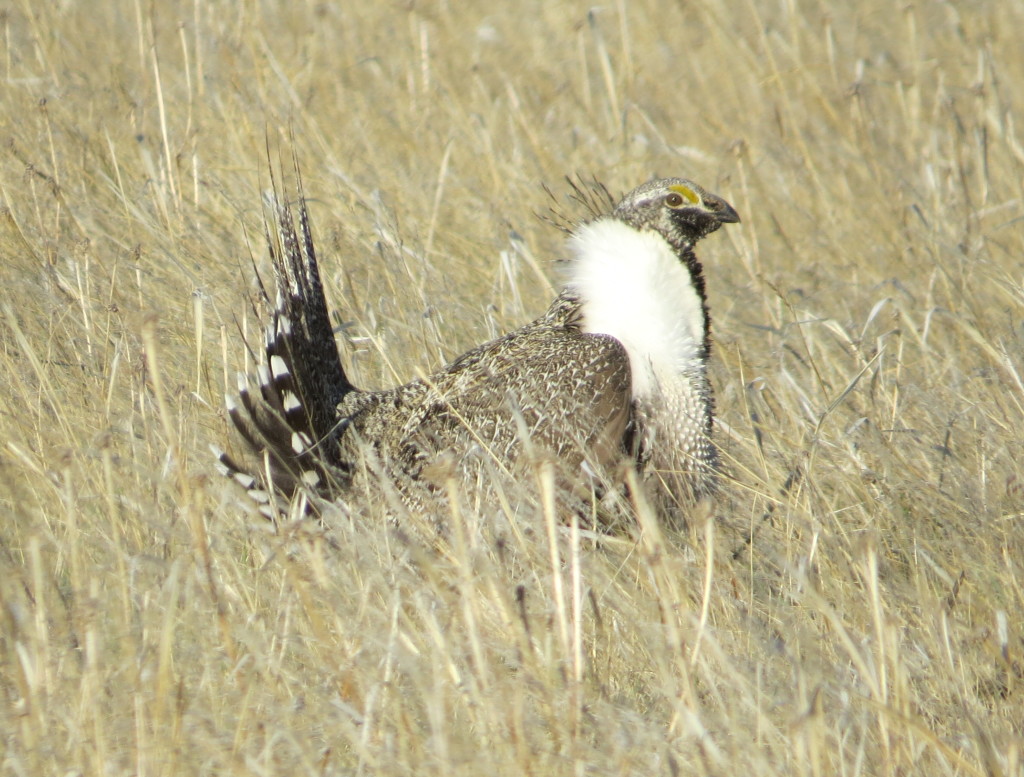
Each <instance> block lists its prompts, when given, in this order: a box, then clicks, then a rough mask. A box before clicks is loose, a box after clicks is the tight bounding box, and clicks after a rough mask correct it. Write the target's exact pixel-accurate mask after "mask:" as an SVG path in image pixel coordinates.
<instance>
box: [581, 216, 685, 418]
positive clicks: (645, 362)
mask: <svg viewBox="0 0 1024 777" xmlns="http://www.w3.org/2000/svg"><path fill="white" fill-rule="evenodd" d="M570 248H571V250H572V254H573V256H572V259H571V262H570V267H569V274H568V280H567V284H566V285H567V286H568V288H570V289H572V290H573V291H574V292H576V293H578V294H579V297H580V300H581V302H582V311H583V329H584V331H586V332H591V333H594V334H606V335H611V336H612V337H614V338H615V339H617V340H618V341H619V342H621V343H622V345H623V346H624V347H625V349H626V353H628V354H629V363H630V372H631V377H632V387H633V397H634V399H641V400H651V401H655V402H657V401H659V399H668V398H669V396H672V395H689V394H690V393H691V392H690V391H688V390H686V388H684V387H683V386H680V385H679V384H680V382H681V381H682V382H685V383H689V380H688V378H687V377H686V376H695V374H699V375H702V374H703V372H704V364H703V362H702V347H703V343H704V313H703V308H702V304H701V299H700V296H699V295H698V293H697V290H696V288H695V287H694V284H693V279H692V278H691V276H690V271H689V269H688V268H687V267H686V265H685V264H683V263H682V262H681V261H680V260H679V257H677V256H676V253H675V251H674V250H673V249H672V246H670V245H669V244H668V242H667V241H666V240H665V239H664V238H663V237H662V236H661V235H659V234H657V233H656V232H651V231H643V232H641V231H638V230H636V229H634V228H633V227H631V226H629V225H627V224H624V223H623V222H621V221H619V220H618V219H612V218H605V219H599V220H597V221H594V222H591V223H589V224H585V225H584V226H582V227H581V228H580V229H579V230H578V231H577V232H576V233H575V234H574V235H573V237H572V239H571V242H570ZM680 399H682V397H680ZM680 409H682V408H680ZM688 410H690V411H691V412H692V410H693V408H692V407H691V408H688Z"/></svg>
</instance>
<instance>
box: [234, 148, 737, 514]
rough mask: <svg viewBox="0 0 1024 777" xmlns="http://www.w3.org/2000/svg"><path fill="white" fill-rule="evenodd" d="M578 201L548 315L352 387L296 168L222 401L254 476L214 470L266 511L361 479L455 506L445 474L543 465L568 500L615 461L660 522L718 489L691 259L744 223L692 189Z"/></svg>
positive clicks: (416, 503) (586, 196) (467, 479)
mask: <svg viewBox="0 0 1024 777" xmlns="http://www.w3.org/2000/svg"><path fill="white" fill-rule="evenodd" d="M274 190H275V192H276V190H277V187H276V183H275V186H274ZM574 190H575V191H576V194H577V195H578V199H579V200H580V201H581V202H584V204H585V205H586V206H587V207H588V209H589V210H590V213H589V217H588V218H586V219H583V220H580V221H578V222H576V221H569V220H564V221H563V222H562V223H561V224H560V226H561V227H562V228H563V230H565V231H566V232H567V233H568V245H567V258H566V259H564V260H563V262H562V270H563V279H562V286H561V290H560V292H559V293H558V295H557V296H556V297H555V299H554V300H553V301H552V302H551V304H550V306H549V307H548V309H547V310H546V311H545V312H544V313H543V314H542V315H541V316H539V317H538V318H537V319H535V320H534V321H532V322H530V323H527V324H525V325H524V326H522V327H520V328H518V329H515V330H513V331H511V332H509V333H507V334H505V335H504V336H501V337H499V338H497V339H495V340H492V341H490V342H487V343H484V344H482V345H479V346H477V347H475V348H472V349H471V350H469V351H467V352H466V353H464V354H462V355H461V356H459V357H457V358H456V359H454V360H453V361H451V362H450V363H448V364H446V365H444V366H442V367H441V368H440V369H438V370H436V371H434V372H432V373H430V374H429V375H427V376H425V377H420V378H416V379H414V380H411V381H410V382H408V383H405V384H404V385H400V386H396V387H392V388H387V389H383V390H360V389H358V388H356V387H355V386H354V385H353V384H352V383H351V382H350V381H349V378H348V376H347V375H346V373H345V370H344V368H343V366H342V361H341V357H340V354H339V350H338V346H337V343H336V341H335V338H334V332H333V329H332V326H331V320H330V311H329V310H328V307H327V303H326V299H325V296H324V290H323V282H322V280H321V276H320V269H319V262H318V258H317V253H316V249H315V246H314V241H313V236H312V227H311V224H310V218H309V213H308V209H307V206H306V198H305V195H304V193H303V187H302V181H301V176H300V175H299V174H298V169H297V167H296V201H295V210H294V212H293V208H292V205H291V204H289V202H288V201H286V200H285V199H284V198H281V197H278V196H277V195H276V193H275V195H274V196H273V197H272V199H271V203H272V204H271V208H272V210H273V214H272V219H273V221H274V222H275V224H274V226H275V227H276V229H273V230H272V229H271V226H270V225H269V221H270V219H267V220H266V221H267V222H268V223H267V227H266V239H267V243H268V246H269V250H270V257H271V263H272V265H273V271H274V277H275V282H276V297H275V300H274V302H273V304H272V308H273V311H272V314H271V315H270V318H269V321H268V322H267V325H266V327H265V330H264V342H263V346H262V350H263V357H264V358H263V359H262V361H261V364H260V365H259V366H258V368H257V374H256V382H257V384H258V385H257V386H254V385H253V382H252V379H251V377H250V376H249V375H247V374H245V373H239V375H238V386H237V392H235V393H234V395H232V394H231V393H229V394H227V395H226V397H225V402H226V407H227V411H228V415H229V417H230V419H231V421H232V422H233V425H234V427H235V428H236V429H237V431H238V433H239V434H240V435H241V437H242V439H243V440H244V442H245V443H246V447H247V448H248V449H249V451H250V452H251V453H254V454H256V455H257V456H258V457H259V458H260V459H261V461H262V466H261V467H259V468H255V469H252V468H247V467H246V466H244V465H243V464H241V463H240V462H238V461H237V460H236V459H235V457H233V456H231V455H229V454H228V453H226V452H224V451H223V450H221V449H220V448H216V447H215V448H214V454H215V456H216V458H217V461H218V468H219V469H220V471H221V473H222V474H224V475H226V476H228V477H231V478H233V479H234V480H236V481H237V482H238V483H239V484H240V485H241V486H243V487H244V488H245V489H246V490H247V491H248V492H249V493H250V495H252V496H253V498H254V499H256V500H257V502H259V503H261V504H262V505H263V508H262V509H263V510H264V512H265V513H266V514H268V515H272V514H273V511H274V508H273V504H274V499H275V497H276V498H281V497H283V498H288V497H291V496H292V495H294V494H295V493H296V492H298V491H302V492H303V493H305V494H310V495H315V496H316V497H317V498H318V499H322V500H327V501H336V502H341V501H345V500H350V499H354V498H355V495H356V494H357V493H362V492H363V491H364V489H365V486H366V484H367V482H368V481H369V480H377V481H380V482H382V483H385V484H386V485H387V486H388V487H389V488H391V489H393V491H394V492H395V493H397V495H398V496H399V497H400V501H401V502H402V503H404V504H405V505H406V506H408V507H410V508H411V509H422V508H423V507H424V506H425V505H428V504H429V503H431V502H432V501H443V500H444V499H445V498H447V496H448V495H449V491H448V489H447V488H446V483H447V482H449V481H450V480H451V478H452V476H453V475H454V476H455V477H456V478H457V479H459V480H461V482H462V483H463V484H465V485H467V486H469V485H471V484H472V483H477V482H479V481H480V479H481V473H492V474H493V473H499V472H500V473H504V474H507V475H512V476H513V477H516V476H517V473H521V472H522V470H523V467H524V466H527V465H528V463H529V462H530V461H537V460H539V459H544V458H546V459H547V460H549V461H553V462H555V463H557V465H558V471H559V473H560V483H561V484H562V485H564V486H565V487H566V490H567V491H569V492H577V493H578V492H580V491H581V489H582V491H583V492H585V491H586V489H587V488H588V487H592V488H605V487H606V486H604V485H600V484H603V483H606V482H607V474H608V473H612V472H615V471H616V470H621V467H622V466H623V465H625V466H628V467H632V468H633V469H634V471H635V472H636V473H637V474H638V475H639V476H640V480H641V481H642V482H644V483H648V484H650V485H651V487H652V488H653V489H654V490H656V491H659V492H660V493H661V495H662V498H661V499H659V500H658V503H659V504H662V505H667V509H668V510H669V512H673V513H675V512H678V510H680V509H685V505H687V504H690V503H692V502H693V501H695V500H698V499H700V498H702V497H703V496H707V495H712V494H713V493H714V492H715V490H716V487H717V480H718V471H719V459H718V453H717V449H716V447H715V445H714V442H713V440H712V434H713V425H714V398H713V392H712V388H711V384H710V381H709V379H708V373H707V368H708V360H709V357H710V354H711V321H710V316H709V311H708V303H707V295H706V290H705V279H704V273H703V268H702V265H701V263H700V261H699V260H698V258H697V256H696V254H695V251H694V248H695V246H696V244H697V243H698V242H699V241H700V240H702V239H703V238H704V237H706V236H707V235H709V234H711V233H712V232H714V231H716V230H717V229H718V228H719V227H721V226H722V225H723V224H729V223H735V222H739V221H740V217H739V215H738V214H737V212H736V210H735V209H734V208H733V207H732V206H731V205H730V204H729V203H728V202H726V201H725V200H724V199H723V198H721V197H719V196H718V195H715V194H712V193H711V192H709V191H707V190H706V189H704V188H702V187H701V186H699V185H698V184H696V183H694V182H693V181H691V180H688V179H685V178H659V179H654V180H650V181H648V182H646V183H644V184H642V185H640V186H638V187H637V188H635V189H633V190H632V191H630V192H629V193H628V194H626V195H625V196H623V197H622V198H621V199H620V200H619V201H618V202H617V203H616V202H615V201H614V199H613V198H612V197H611V195H610V194H608V190H607V189H605V188H603V187H598V188H595V189H593V190H592V191H591V192H590V193H586V192H584V190H583V189H582V188H581V187H580V186H578V185H574ZM296 214H297V215H296ZM272 232H276V234H274V235H272ZM260 288H261V293H262V295H263V296H264V298H265V300H266V302H267V303H268V304H269V303H270V295H269V292H268V291H267V290H266V289H265V288H264V287H263V284H262V281H261V283H260ZM588 484H589V486H588ZM595 484H597V485H595ZM680 506H683V507H680Z"/></svg>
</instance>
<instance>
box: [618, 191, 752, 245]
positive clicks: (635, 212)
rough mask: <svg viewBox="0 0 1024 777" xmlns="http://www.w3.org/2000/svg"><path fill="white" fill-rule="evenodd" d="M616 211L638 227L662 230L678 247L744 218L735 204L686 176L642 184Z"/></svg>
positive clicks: (623, 199)
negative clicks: (733, 205) (737, 211)
mask: <svg viewBox="0 0 1024 777" xmlns="http://www.w3.org/2000/svg"><path fill="white" fill-rule="evenodd" d="M612 215H613V216H614V217H615V218H618V219H621V220H622V221H624V222H626V223H627V224H629V225H630V226H632V227H634V228H635V229H640V230H644V229H649V230H653V231H655V232H657V233H659V234H660V235H661V236H662V237H664V238H665V239H666V240H667V241H668V242H669V243H670V244H671V245H672V246H673V247H674V248H675V249H676V250H682V249H683V248H684V247H688V246H692V245H693V244H694V243H696V242H697V241H698V240H700V239H701V238H702V237H704V236H705V235H709V234H711V233H712V232H714V231H715V230H716V229H718V228H719V227H720V226H722V224H731V223H735V222H738V221H739V220H740V217H739V214H737V213H736V210H735V209H734V208H733V207H732V205H730V204H729V203H727V202H726V201H725V200H723V199H722V198H721V197H719V196H718V195H716V194H712V193H711V192H709V191H705V190H704V189H703V188H701V187H700V186H698V185H697V184H695V183H694V182H693V181H688V180H687V179H685V178H660V179H657V180H654V181H649V182H647V183H645V184H643V185H642V186H638V187H637V188H635V189H634V190H633V191H631V192H630V193H629V194H627V195H626V196H625V197H623V198H622V201H621V202H620V203H619V204H618V205H616V206H615V210H614V211H613V212H612Z"/></svg>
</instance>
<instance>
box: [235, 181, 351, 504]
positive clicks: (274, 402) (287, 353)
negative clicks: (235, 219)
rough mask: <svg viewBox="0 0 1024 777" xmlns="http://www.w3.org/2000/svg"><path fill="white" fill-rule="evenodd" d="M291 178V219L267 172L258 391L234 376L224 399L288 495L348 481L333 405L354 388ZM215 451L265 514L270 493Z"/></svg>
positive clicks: (305, 214)
mask: <svg viewBox="0 0 1024 777" xmlns="http://www.w3.org/2000/svg"><path fill="white" fill-rule="evenodd" d="M295 180H296V187H297V194H298V198H297V205H296V207H297V210H298V219H297V222H296V218H295V216H294V215H293V213H292V208H291V206H290V205H289V204H288V203H287V201H285V199H284V198H283V197H281V196H280V193H279V192H278V188H277V183H276V181H274V179H273V172H271V181H272V185H273V199H272V200H271V202H270V207H271V209H272V211H273V217H272V218H273V221H274V225H273V226H274V228H273V230H272V228H271V224H270V221H271V219H269V218H268V219H266V220H265V224H266V238H267V245H268V246H269V248H270V257H271V260H272V262H273V267H274V279H275V285H276V287H277V293H276V300H275V308H274V312H273V314H272V317H271V321H270V323H269V325H268V326H267V328H266V331H265V341H264V349H263V351H264V357H265V359H261V364H260V365H259V367H258V368H257V377H258V379H259V390H258V392H257V391H253V390H252V387H251V385H250V382H249V378H248V376H246V375H244V374H241V375H239V383H238V394H237V397H236V398H235V397H231V396H228V397H227V398H226V403H227V409H228V415H229V416H230V418H231V421H232V422H233V423H234V425H235V428H237V429H238V431H239V433H240V434H241V436H242V438H243V439H244V440H245V442H246V443H247V445H248V447H249V448H250V449H251V450H252V451H253V452H254V453H256V454H258V455H260V456H261V457H264V461H265V464H264V467H265V469H267V470H269V475H270V478H271V481H272V484H273V488H274V489H276V490H278V491H280V492H282V493H283V494H285V495H291V494H292V493H294V492H295V491H296V490H297V489H298V488H300V487H307V488H311V489H313V490H314V491H317V492H320V493H322V494H324V495H327V494H329V493H330V492H333V491H334V490H335V489H336V488H337V487H338V486H343V485H344V483H345V482H346V481H347V480H348V474H349V473H348V466H347V465H346V463H345V462H343V461H341V460H340V457H339V455H338V451H337V446H336V444H335V440H336V439H337V435H338V434H339V433H340V431H341V428H342V427H343V424H339V421H340V419H339V418H338V411H337V408H338V404H339V403H340V402H341V400H342V399H343V398H344V397H345V395H346V394H348V393H349V392H351V391H355V390H356V389H355V387H354V386H353V385H352V384H351V383H349V381H348V378H347V377H346V375H345V371H344V369H343V368H342V366H341V359H340V357H339V355H338V347H337V344H336V343H335V340H334V332H333V331H332V328H331V321H330V315H329V313H328V310H327V301H326V299H325V298H324V290H323V285H322V283H321V280H320V270H319V267H318V265H317V259H316V251H315V250H314V247H313V237H312V234H311V230H310V226H309V213H308V211H307V209H306V201H305V197H304V195H303V191H302V181H301V178H300V176H299V172H298V165H297V163H296V165H295ZM263 294H264V296H266V291H265V290H264V291H263ZM268 301H269V300H268ZM215 454H216V456H217V459H218V462H219V466H218V468H219V469H220V470H221V472H222V473H223V474H225V475H227V476H229V477H231V478H233V479H234V480H235V481H237V482H238V483H239V484H241V485H242V486H243V487H244V488H245V489H246V490H247V491H248V492H249V493H250V495H252V496H253V499H254V500H256V501H257V502H258V503H260V504H261V505H266V507H267V509H266V510H265V512H269V511H271V510H272V507H273V504H274V503H273V499H272V498H271V497H272V495H271V494H268V491H267V490H264V489H261V488H259V487H258V485H257V483H258V481H259V480H260V478H258V477H254V476H253V475H252V474H250V473H249V472H247V471H246V469H245V468H244V467H243V466H241V465H239V464H238V463H237V462H236V461H235V460H234V459H232V458H231V457H230V456H228V455H227V454H226V453H224V452H222V451H219V450H217V451H215ZM261 472H262V470H261ZM261 509H263V508H262V507H261Z"/></svg>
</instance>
